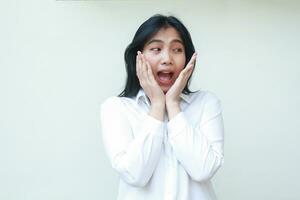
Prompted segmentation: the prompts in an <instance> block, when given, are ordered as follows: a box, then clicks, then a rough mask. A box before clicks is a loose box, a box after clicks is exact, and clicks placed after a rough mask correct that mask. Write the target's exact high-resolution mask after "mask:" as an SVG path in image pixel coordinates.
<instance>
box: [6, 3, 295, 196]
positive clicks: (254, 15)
mask: <svg viewBox="0 0 300 200" xmlns="http://www.w3.org/2000/svg"><path fill="white" fill-rule="evenodd" d="M207 2H208V1H179V0H178V1H163V2H159V1H145V0H144V1H130V0H126V1H114V0H111V1H109V0H106V1H53V0H52V1H50V0H49V1H34V0H26V1H21V0H19V1H17V0H10V1H4V2H2V3H1V6H0V15H1V17H0V24H1V27H0V29H1V31H0V38H1V45H0V55H1V57H0V91H1V93H0V199H3V200H40V199H43V200H67V199H70V200H71V199H72V200H86V199H89V200H99V199H115V198H116V195H117V186H118V179H117V175H116V173H115V172H114V171H113V170H112V169H111V167H110V164H109V163H108V159H107V158H106V155H105V154H104V151H103V146H102V140H101V128H100V122H99V108H100V107H99V106H100V103H101V102H102V101H103V100H104V99H105V98H106V97H108V96H111V95H115V94H118V93H119V92H120V90H121V89H122V86H123V83H124V80H125V69H124V63H123V52H124V49H125V47H126V45H127V44H128V43H129V42H130V41H131V39H132V37H133V34H134V33H135V31H136V29H137V28H138V26H139V25H140V24H141V23H142V22H143V21H144V20H146V19H147V18H148V17H150V16H152V15H153V14H155V13H162V14H174V15H175V16H177V17H179V18H180V19H182V21H183V22H184V23H185V24H186V26H187V27H188V28H189V30H190V32H191V35H192V37H193V40H194V43H195V46H196V49H197V52H198V54H199V56H198V63H197V66H196V71H195V74H194V77H193V82H192V86H193V89H197V88H199V87H200V88H203V89H208V90H211V91H213V92H215V93H216V94H217V95H218V96H219V97H220V99H221V100H222V104H223V110H224V113H223V115H224V122H225V130H226V133H225V134H226V140H225V164H224V166H223V167H222V168H221V169H220V170H219V172H218V173H217V174H216V176H215V177H214V179H213V183H214V185H215V189H216V192H217V194H218V196H219V200H241V199H243V200H253V199H255V200H266V199H272V200H297V199H300V190H299V189H298V188H299V183H298V181H299V179H300V174H299V171H298V169H300V155H299V150H298V146H299V145H300V142H299V139H300V129H299V127H298V122H299V111H300V94H299V89H298V86H299V85H300V79H299V75H300V69H299V64H300V58H299V52H300V51H299V50H300V48H299V45H300V38H299V35H300V26H299V18H300V12H299V11H300V3H298V2H299V1H298V2H297V1H279V0H273V1H250V0H249V1H232V0H228V1H221V0H218V1H216V0H215V1H210V3H207Z"/></svg>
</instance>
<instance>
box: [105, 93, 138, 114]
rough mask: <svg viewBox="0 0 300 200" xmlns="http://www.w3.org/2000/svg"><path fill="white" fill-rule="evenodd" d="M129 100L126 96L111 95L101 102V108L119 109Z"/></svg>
mask: <svg viewBox="0 0 300 200" xmlns="http://www.w3.org/2000/svg"><path fill="white" fill-rule="evenodd" d="M130 101H132V99H131V98H128V97H118V96H111V97H108V98H107V99H105V100H104V101H103V102H102V103H101V110H110V111H112V110H121V109H123V107H126V105H127V104H128V103H129V102H130Z"/></svg>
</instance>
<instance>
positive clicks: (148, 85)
mask: <svg viewBox="0 0 300 200" xmlns="http://www.w3.org/2000/svg"><path fill="white" fill-rule="evenodd" d="M136 74H137V77H138V79H139V82H140V85H141V87H142V88H143V89H144V92H145V93H146V95H147V96H148V97H149V99H150V102H151V110H152V111H153V109H155V111H154V112H155V113H156V112H157V113H159V114H158V116H159V117H156V118H159V119H161V113H162V114H163V113H164V110H165V94H164V93H163V91H162V89H161V88H160V86H159V85H158V83H157V81H156V80H155V78H154V76H153V73H152V69H151V66H150V64H149V62H148V61H147V60H146V58H145V56H144V55H143V54H142V53H141V52H140V51H138V53H137V56H136ZM150 112H151V111H150ZM155 115H156V114H155ZM162 117H163V115H162Z"/></svg>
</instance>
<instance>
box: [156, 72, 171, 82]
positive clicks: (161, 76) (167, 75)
mask: <svg viewBox="0 0 300 200" xmlns="http://www.w3.org/2000/svg"><path fill="white" fill-rule="evenodd" d="M173 75H174V73H172V72H157V78H158V81H159V82H160V83H161V84H165V85H169V84H171V83H172V80H173V79H172V78H173Z"/></svg>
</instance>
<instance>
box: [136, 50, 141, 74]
mask: <svg viewBox="0 0 300 200" xmlns="http://www.w3.org/2000/svg"><path fill="white" fill-rule="evenodd" d="M136 60H137V62H136V72H137V76H138V78H140V77H141V56H140V51H138V54H137V56H136Z"/></svg>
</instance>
